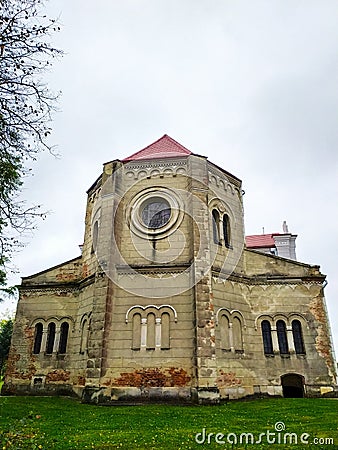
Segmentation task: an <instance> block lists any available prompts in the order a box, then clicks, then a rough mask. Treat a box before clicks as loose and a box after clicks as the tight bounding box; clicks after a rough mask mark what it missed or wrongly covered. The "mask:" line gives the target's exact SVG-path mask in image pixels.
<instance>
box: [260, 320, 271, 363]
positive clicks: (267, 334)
mask: <svg viewBox="0 0 338 450" xmlns="http://www.w3.org/2000/svg"><path fill="white" fill-rule="evenodd" d="M261 327H262V336H263V345H264V354H265V355H273V346H272V337H271V325H270V322H269V321H268V320H263V322H262V324H261Z"/></svg>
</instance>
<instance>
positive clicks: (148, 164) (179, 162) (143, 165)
mask: <svg viewBox="0 0 338 450" xmlns="http://www.w3.org/2000/svg"><path fill="white" fill-rule="evenodd" d="M186 165H187V159H186V158H184V159H183V158H178V159H175V158H173V159H170V160H168V159H163V160H158V159H156V160H154V161H151V160H148V161H144V162H140V161H137V162H136V161H130V162H128V163H127V164H126V165H125V170H126V172H127V171H128V170H130V169H148V168H153V167H177V166H186Z"/></svg>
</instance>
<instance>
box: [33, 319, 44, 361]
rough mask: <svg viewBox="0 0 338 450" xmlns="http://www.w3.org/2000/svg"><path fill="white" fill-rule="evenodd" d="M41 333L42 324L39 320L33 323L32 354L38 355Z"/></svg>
mask: <svg viewBox="0 0 338 450" xmlns="http://www.w3.org/2000/svg"><path fill="white" fill-rule="evenodd" d="M42 333H43V325H42V323H40V322H39V323H37V324H36V325H35V333H34V346H33V353H34V355H38V354H39V353H40V350H41V342H42Z"/></svg>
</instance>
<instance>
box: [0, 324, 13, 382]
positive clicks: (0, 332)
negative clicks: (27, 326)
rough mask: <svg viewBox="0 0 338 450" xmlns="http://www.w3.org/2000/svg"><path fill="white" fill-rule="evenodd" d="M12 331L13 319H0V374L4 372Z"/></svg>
mask: <svg viewBox="0 0 338 450" xmlns="http://www.w3.org/2000/svg"><path fill="white" fill-rule="evenodd" d="M12 333H13V319H3V320H1V321H0V374H1V375H2V374H3V373H4V369H5V363H6V361H7V357H8V353H9V347H10V345H11V338H12Z"/></svg>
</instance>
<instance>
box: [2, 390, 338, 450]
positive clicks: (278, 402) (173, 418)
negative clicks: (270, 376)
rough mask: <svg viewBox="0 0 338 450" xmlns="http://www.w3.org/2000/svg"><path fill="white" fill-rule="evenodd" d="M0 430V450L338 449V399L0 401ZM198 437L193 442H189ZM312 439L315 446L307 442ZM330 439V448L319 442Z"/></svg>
mask: <svg viewBox="0 0 338 450" xmlns="http://www.w3.org/2000/svg"><path fill="white" fill-rule="evenodd" d="M277 422H283V424H284V425H285V430H284V431H280V432H279V433H278V432H277V431H276V430H275V424H276V423H277ZM283 424H279V425H276V426H277V428H278V427H281V428H283ZM0 426H1V431H0V437H1V446H0V449H1V448H2V449H21V448H26V449H58V450H59V449H67V450H68V449H88V448H89V449H90V448H94V449H117V448H120V449H121V448H122V449H126V450H131V449H157V450H161V449H163V450H170V449H174V450H179V449H201V450H202V449H209V448H210V449H232V448H234V449H256V450H258V449H260V448H264V449H274V448H276V449H281V448H283V449H302V450H304V449H338V428H337V427H338V400H334V399H264V400H252V401H246V402H229V403H228V404H226V405H222V406H167V405H144V406H113V407H103V406H93V405H84V404H81V403H79V402H78V401H76V400H73V399H69V398H48V397H40V398H37V397H0ZM203 428H204V429H205V439H204V433H203ZM267 432H269V433H270V434H269V437H267V435H266V433H267ZM197 433H201V434H199V435H198V440H199V441H200V442H201V443H200V444H198V443H197V442H196V441H195V436H196V434H197ZM210 433H213V434H212V435H209V434H210ZM217 433H222V434H223V435H224V436H223V437H222V436H221V435H218V437H217V439H218V441H219V443H217V442H215V435H216V434H217ZM241 433H252V435H253V439H254V442H256V441H258V440H259V435H260V433H265V434H264V435H262V436H261V439H260V440H261V442H260V443H255V444H251V443H250V442H251V437H250V436H249V435H248V436H245V435H243V436H242V443H240V435H241ZM271 433H275V435H273V434H271ZM285 433H296V435H297V441H298V444H297V445H296V444H295V443H294V442H295V439H296V438H295V435H293V436H291V438H292V443H291V444H290V443H289V441H288V440H287V443H286V444H283V439H284V437H285ZM303 433H307V434H308V435H309V436H308V437H306V435H303V439H304V443H301V442H300V439H301V435H302V434H303ZM208 435H209V442H210V443H208ZM267 438H269V440H270V442H267ZM315 438H317V439H318V438H319V439H321V440H320V441H319V442H321V443H318V444H317V445H315V444H313V442H314V440H315ZM329 438H331V439H332V440H333V442H334V443H333V444H332V441H331V442H329V441H326V443H325V439H326V440H327V439H329ZM247 439H248V442H249V444H247ZM273 439H275V443H274V442H273ZM278 439H280V442H281V443H282V444H280V445H279V444H278ZM287 439H289V437H287ZM236 440H237V444H236ZM203 441H204V442H203ZM222 442H223V443H222ZM306 442H308V444H307V443H306Z"/></svg>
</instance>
